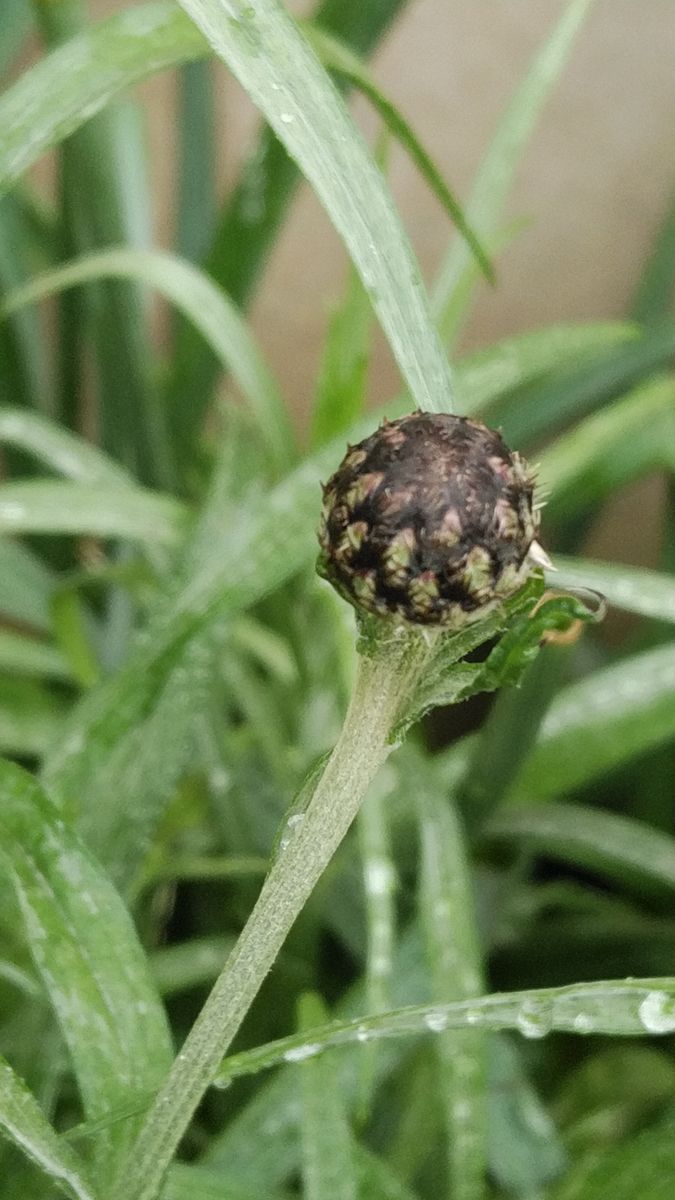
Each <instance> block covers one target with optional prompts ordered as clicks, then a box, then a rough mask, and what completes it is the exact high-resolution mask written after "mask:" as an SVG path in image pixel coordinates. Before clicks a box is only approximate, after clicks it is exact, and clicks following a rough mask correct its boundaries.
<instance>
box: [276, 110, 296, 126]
mask: <svg viewBox="0 0 675 1200" xmlns="http://www.w3.org/2000/svg"><path fill="white" fill-rule="evenodd" d="M279 120H280V121H281V122H282V124H284V125H292V124H293V122H294V120H295V117H294V116H293V113H287V112H282V113H279Z"/></svg>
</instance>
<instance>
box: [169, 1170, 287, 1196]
mask: <svg viewBox="0 0 675 1200" xmlns="http://www.w3.org/2000/svg"><path fill="white" fill-rule="evenodd" d="M160 1200H262V1197H261V1195H260V1192H257V1191H255V1190H252V1189H251V1188H247V1187H237V1185H236V1184H233V1183H231V1182H229V1181H228V1180H226V1179H223V1177H222V1173H221V1172H220V1171H212V1170H210V1169H209V1168H208V1167H202V1166H200V1165H199V1164H198V1163H174V1165H173V1166H172V1167H170V1168H169V1173H168V1176H167V1179H166V1182H165V1183H164V1185H163V1187H162V1190H161V1192H160ZM264 1200H291V1196H290V1193H289V1192H278V1191H273V1192H266V1193H265V1197H264Z"/></svg>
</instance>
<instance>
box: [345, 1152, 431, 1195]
mask: <svg viewBox="0 0 675 1200" xmlns="http://www.w3.org/2000/svg"><path fill="white" fill-rule="evenodd" d="M354 1157H355V1159H356V1173H357V1180H358V1195H359V1200H417V1197H416V1196H415V1194H414V1193H413V1192H412V1191H411V1190H410V1188H409V1187H407V1185H406V1184H405V1183H404V1181H403V1180H402V1179H401V1177H400V1175H399V1174H398V1173H397V1172H396V1171H395V1170H394V1168H393V1167H392V1166H391V1165H390V1164H389V1163H388V1162H386V1161H385V1160H384V1159H383V1158H380V1157H379V1155H377V1154H373V1152H372V1151H371V1150H368V1149H367V1148H366V1147H365V1146H363V1145H361V1144H360V1143H357V1142H355V1143H354Z"/></svg>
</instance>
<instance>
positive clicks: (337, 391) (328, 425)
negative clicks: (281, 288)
mask: <svg viewBox="0 0 675 1200" xmlns="http://www.w3.org/2000/svg"><path fill="white" fill-rule="evenodd" d="M371 318H372V309H371V307H370V300H369V299H368V293H367V291H366V289H365V288H364V286H363V284H362V282H361V280H360V278H359V276H358V274H357V272H356V271H355V270H354V268H353V267H352V266H351V264H350V270H349V279H348V283H347V289H346V292H345V295H344V298H343V299H342V301H341V303H340V304H339V305H338V307H337V308H336V309H335V311H334V312H333V314H332V316H331V319H330V322H329V326H328V332H327V335H326V341H325V345H324V351H323V361H322V364H321V371H320V375H319V384H318V388H317V394H316V398H315V401H314V410H313V413H312V437H311V442H312V445H313V446H322V445H323V444H324V442H328V441H330V439H331V438H333V437H337V436H338V435H339V434H340V433H343V432H344V431H345V430H346V429H348V428H349V426H350V425H352V424H353V423H354V422H355V421H356V420H357V419H358V418H359V417H360V416H361V414H362V411H363V405H364V402H365V392H366V376H367V372H368V352H369V347H370V328H371Z"/></svg>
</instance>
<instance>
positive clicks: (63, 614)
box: [52, 587, 100, 688]
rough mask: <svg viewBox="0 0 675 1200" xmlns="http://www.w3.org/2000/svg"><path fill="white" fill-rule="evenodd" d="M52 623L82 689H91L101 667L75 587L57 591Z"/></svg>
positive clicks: (53, 605)
mask: <svg viewBox="0 0 675 1200" xmlns="http://www.w3.org/2000/svg"><path fill="white" fill-rule="evenodd" d="M52 621H53V625H54V635H55V637H56V639H57V641H58V643H59V646H60V647H61V650H62V651H63V654H64V657H65V658H66V660H67V662H68V665H69V667H70V671H71V673H72V675H73V676H74V678H75V679H76V680H77V682H78V683H79V684H80V686H81V687H83V688H88V687H92V686H93V684H95V683H96V682H97V680H98V679H99V677H100V668H99V664H98V661H97V658H96V654H95V652H94V648H93V646H92V638H91V632H92V631H91V628H90V627H88V625H87V619H86V614H85V611H84V608H83V605H82V603H81V600H80V596H79V595H78V592H77V589H76V588H72V587H70V588H69V587H63V588H57V590H56V591H55V592H54V596H53V598H52Z"/></svg>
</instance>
